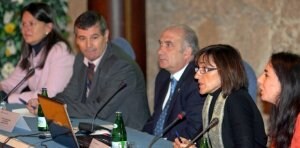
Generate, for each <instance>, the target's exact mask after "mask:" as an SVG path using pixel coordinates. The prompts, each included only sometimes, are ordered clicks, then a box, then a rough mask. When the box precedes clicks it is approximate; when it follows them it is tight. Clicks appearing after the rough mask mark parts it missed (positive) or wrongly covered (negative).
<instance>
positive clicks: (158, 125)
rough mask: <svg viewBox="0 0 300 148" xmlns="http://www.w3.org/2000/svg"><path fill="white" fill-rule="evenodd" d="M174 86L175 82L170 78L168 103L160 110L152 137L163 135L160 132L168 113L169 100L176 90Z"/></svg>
mask: <svg viewBox="0 0 300 148" xmlns="http://www.w3.org/2000/svg"><path fill="white" fill-rule="evenodd" d="M176 84H177V80H176V79H175V78H171V90H170V96H169V98H168V101H167V103H166V105H165V107H164V108H163V110H162V112H161V114H160V116H159V119H158V120H157V122H156V126H155V128H154V135H156V136H161V135H162V134H163V133H162V131H163V128H164V124H165V119H166V116H167V113H168V110H169V107H170V103H171V100H172V96H173V93H174V90H175V88H176Z"/></svg>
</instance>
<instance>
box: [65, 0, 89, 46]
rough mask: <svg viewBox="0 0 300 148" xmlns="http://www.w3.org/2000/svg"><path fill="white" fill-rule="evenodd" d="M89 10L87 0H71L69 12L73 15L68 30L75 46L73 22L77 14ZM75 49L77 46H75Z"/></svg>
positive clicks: (71, 41)
mask: <svg viewBox="0 0 300 148" xmlns="http://www.w3.org/2000/svg"><path fill="white" fill-rule="evenodd" d="M86 10H87V0H69V11H68V14H69V16H70V17H71V18H70V19H71V20H70V23H69V25H68V30H69V32H70V36H69V41H70V43H71V44H72V45H73V47H75V46H74V42H73V41H74V33H73V24H74V21H75V19H76V18H77V16H79V15H80V14H81V13H82V12H84V11H86ZM74 50H75V48H74Z"/></svg>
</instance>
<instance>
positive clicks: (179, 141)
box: [176, 131, 182, 143]
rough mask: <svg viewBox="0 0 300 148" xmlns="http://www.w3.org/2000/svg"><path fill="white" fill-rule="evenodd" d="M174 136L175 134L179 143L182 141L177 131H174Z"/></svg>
mask: <svg viewBox="0 0 300 148" xmlns="http://www.w3.org/2000/svg"><path fill="white" fill-rule="evenodd" d="M176 136H177V138H178V140H179V142H180V143H182V140H181V138H180V136H179V134H178V132H177V131H176Z"/></svg>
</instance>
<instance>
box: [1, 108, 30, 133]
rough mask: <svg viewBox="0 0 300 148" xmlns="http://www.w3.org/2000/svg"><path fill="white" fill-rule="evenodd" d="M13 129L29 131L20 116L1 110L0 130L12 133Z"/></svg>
mask: <svg viewBox="0 0 300 148" xmlns="http://www.w3.org/2000/svg"><path fill="white" fill-rule="evenodd" d="M15 127H17V128H20V129H24V130H28V131H31V129H30V128H29V126H28V125H27V123H26V122H25V120H24V118H23V117H22V116H20V114H18V113H13V112H10V111H7V110H2V109H1V110H0V129H1V130H4V131H7V132H12V131H13V129H14V128H15Z"/></svg>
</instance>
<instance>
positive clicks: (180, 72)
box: [171, 64, 188, 81]
mask: <svg viewBox="0 0 300 148" xmlns="http://www.w3.org/2000/svg"><path fill="white" fill-rule="evenodd" d="M187 66H188V64H186V65H185V66H184V67H183V68H181V69H180V70H179V71H177V72H175V73H174V74H172V75H171V78H172V77H173V78H175V79H176V81H179V79H180V77H181V76H182V74H183V72H184V70H185V69H186V67H187Z"/></svg>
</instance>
